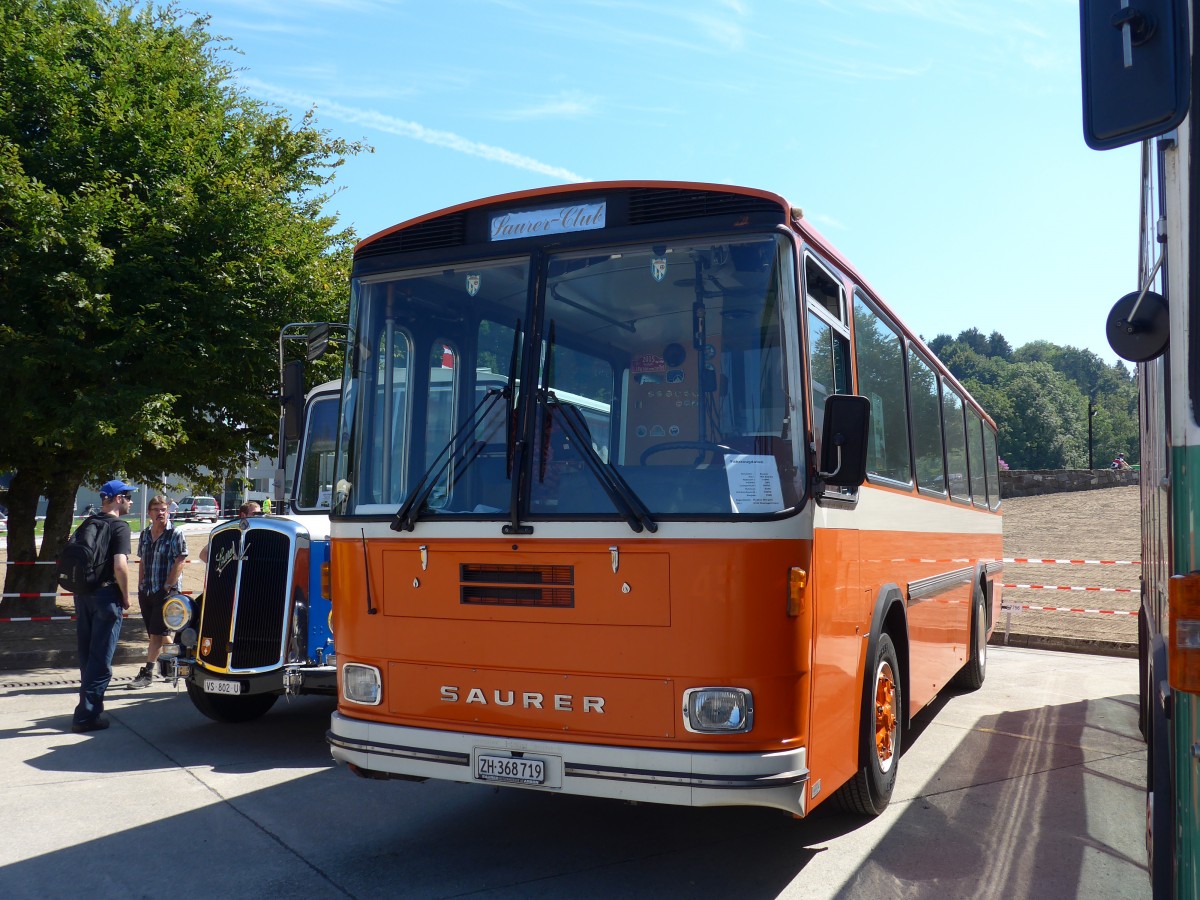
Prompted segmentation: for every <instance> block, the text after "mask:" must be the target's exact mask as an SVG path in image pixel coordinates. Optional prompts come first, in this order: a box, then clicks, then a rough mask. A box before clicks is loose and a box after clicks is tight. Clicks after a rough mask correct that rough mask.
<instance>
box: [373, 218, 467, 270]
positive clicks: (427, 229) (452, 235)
mask: <svg viewBox="0 0 1200 900" xmlns="http://www.w3.org/2000/svg"><path fill="white" fill-rule="evenodd" d="M466 240H467V218H466V215H464V214H463V213H461V212H459V213H451V214H450V215H447V216H438V217H437V218H436V219H430V220H429V221H428V222H422V223H421V224H420V225H414V226H412V227H411V228H404V229H401V230H400V231H395V232H393V233H392V234H389V235H386V236H385V237H381V238H379V239H378V240H376V241H372V242H371V243H370V244H368V245H367V246H365V247H362V248H360V249H359V250H358V252H357V253H355V254H354V257H355V259H366V258H367V257H371V256H387V255H388V254H390V253H412V252H414V251H417V250H438V249H441V248H443V247H460V246H462V245H463V244H465V243H466Z"/></svg>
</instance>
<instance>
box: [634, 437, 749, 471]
mask: <svg viewBox="0 0 1200 900" xmlns="http://www.w3.org/2000/svg"><path fill="white" fill-rule="evenodd" d="M669 450H700V451H702V452H701V453H700V455H699V456H697V457H696V461H695V462H693V463H692V465H693V466H694V467H695V468H697V469H698V468H700V462H701V461H702V460H703V459H704V454H705V453H711V454H713V456H714V457H715V456H716V455H717V454H718V453H733V452H734V450H733V448H732V447H726V446H725V445H724V444H714V443H713V442H712V441H664V442H663V443H661V444H655V445H654V446H653V447H647V448H646V449H645V450H643V451H642V456H641V459H640V460H639V462H640V463H641V465H643V466H644V465H645V464H646V460H647V459H649V458H650V457H651V456H653V455H654V454H655V453H666V452H667V451H669Z"/></svg>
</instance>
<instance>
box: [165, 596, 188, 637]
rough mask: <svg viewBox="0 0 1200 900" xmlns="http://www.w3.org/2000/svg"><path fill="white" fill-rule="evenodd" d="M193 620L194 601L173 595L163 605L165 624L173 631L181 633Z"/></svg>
mask: <svg viewBox="0 0 1200 900" xmlns="http://www.w3.org/2000/svg"><path fill="white" fill-rule="evenodd" d="M191 618H192V601H191V600H189V599H188V598H187V597H185V596H184V595H183V594H172V595H171V596H170V597H168V598H167V602H166V603H164V604H163V623H164V624H165V625H166V626H167V628H169V629H170V630H171V631H179V630H180V629H181V628H183V626H185V625H186V624H187V623H188V622H189V621H191Z"/></svg>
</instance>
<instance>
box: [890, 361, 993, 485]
mask: <svg viewBox="0 0 1200 900" xmlns="http://www.w3.org/2000/svg"><path fill="white" fill-rule="evenodd" d="M908 396H909V400H910V402H911V403H912V431H913V446H914V447H916V450H917V459H916V462H917V486H918V487H919V488H920V489H921V490H922V491H930V492H934V493H939V494H942V495H943V496H945V494H946V463H945V460H944V458H943V457H942V415H941V406H940V403H939V401H938V380H937V375H936V374H935V373H934V371H933V367H932V366H930V365H929V363H927V362H926V361H925V360H924V358H922V357H921V356H920V354H918V353H917V351H916V350H914V349H913V348H912V347H909V348H908ZM994 443H995V442H994V441H993V445H994Z"/></svg>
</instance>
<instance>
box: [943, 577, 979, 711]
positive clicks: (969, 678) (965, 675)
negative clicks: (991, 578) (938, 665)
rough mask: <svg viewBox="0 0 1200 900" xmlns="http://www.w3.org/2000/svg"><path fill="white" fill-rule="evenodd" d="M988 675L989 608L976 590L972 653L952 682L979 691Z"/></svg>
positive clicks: (973, 606)
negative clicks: (987, 608) (985, 606)
mask: <svg viewBox="0 0 1200 900" xmlns="http://www.w3.org/2000/svg"><path fill="white" fill-rule="evenodd" d="M986 677H987V610H985V609H984V607H983V595H982V594H981V593H980V592H978V591H976V592H975V602H974V603H972V604H971V655H970V657H968V658H967V661H966V664H965V665H963V667H962V668H961V669H959V670H958V672H957V673H956V674H955V676H954V678H953V680H952V681H951V682H950V683H951V685H953V686H954V687H956V688H959V689H961V690H964V691H977V690H979V689H980V688H981V687H983V679H984V678H986Z"/></svg>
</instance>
